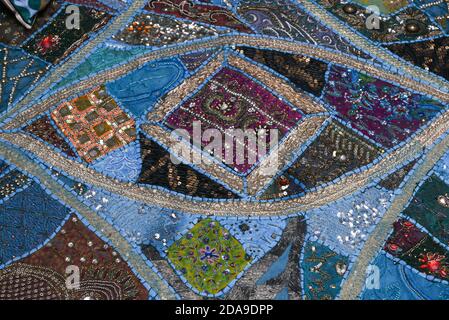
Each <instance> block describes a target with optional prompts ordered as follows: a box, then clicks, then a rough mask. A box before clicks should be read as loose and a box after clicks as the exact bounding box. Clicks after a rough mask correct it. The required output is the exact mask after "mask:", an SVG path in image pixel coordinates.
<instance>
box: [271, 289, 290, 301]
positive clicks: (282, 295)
mask: <svg viewBox="0 0 449 320" xmlns="http://www.w3.org/2000/svg"><path fill="white" fill-rule="evenodd" d="M274 300H289V297H288V288H284V289H282V290H281V291H280V292H279V293H278V294H277V295H276V297H274Z"/></svg>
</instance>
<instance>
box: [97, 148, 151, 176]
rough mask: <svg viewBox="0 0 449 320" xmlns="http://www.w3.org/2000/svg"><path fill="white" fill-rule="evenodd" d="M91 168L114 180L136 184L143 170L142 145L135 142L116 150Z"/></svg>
mask: <svg viewBox="0 0 449 320" xmlns="http://www.w3.org/2000/svg"><path fill="white" fill-rule="evenodd" d="M91 167H92V168H93V169H95V170H97V171H99V172H101V173H103V174H105V175H107V176H110V177H112V178H115V179H119V180H122V181H129V182H135V181H136V180H137V178H138V177H139V175H140V171H141V169H142V158H141V156H140V144H139V142H138V141H135V142H133V143H130V144H129V145H127V146H126V147H124V148H120V149H118V150H115V151H113V152H111V153H109V154H107V155H105V156H104V157H102V158H101V159H99V160H98V161H96V162H95V163H93V164H92V165H91Z"/></svg>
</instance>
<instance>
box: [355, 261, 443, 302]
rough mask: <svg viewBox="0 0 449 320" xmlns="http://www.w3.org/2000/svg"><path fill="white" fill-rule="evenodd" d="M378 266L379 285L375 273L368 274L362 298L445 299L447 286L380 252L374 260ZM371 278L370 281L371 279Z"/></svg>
mask: <svg viewBox="0 0 449 320" xmlns="http://www.w3.org/2000/svg"><path fill="white" fill-rule="evenodd" d="M373 265H374V266H376V267H377V268H379V269H378V270H379V276H380V277H379V285H378V286H376V285H375V284H376V283H375V281H376V279H375V278H372V277H376V273H371V275H370V281H369V283H370V284H372V285H370V287H369V288H365V289H364V291H363V293H362V299H363V300H446V299H448V298H449V286H448V285H445V284H442V283H439V282H432V281H429V280H427V279H425V278H424V277H422V276H421V275H419V274H417V273H415V272H413V271H412V270H411V269H410V268H408V267H406V266H404V265H402V264H397V263H394V261H392V260H391V259H389V258H388V257H387V256H386V255H385V254H383V253H380V254H379V255H378V256H377V258H376V259H375V260H374V263H373ZM371 280H372V281H371Z"/></svg>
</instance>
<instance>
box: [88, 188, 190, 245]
mask: <svg viewBox="0 0 449 320" xmlns="http://www.w3.org/2000/svg"><path fill="white" fill-rule="evenodd" d="M92 191H93V192H92ZM84 197H85V201H84V202H85V203H86V204H87V205H89V206H90V207H91V208H93V209H94V210H95V211H96V212H98V213H99V214H100V215H102V216H104V217H105V218H106V219H107V221H108V222H109V223H111V224H113V225H114V226H115V227H116V228H118V229H119V230H120V231H121V233H122V235H123V236H124V237H125V238H126V239H127V240H128V241H130V242H132V243H134V244H151V245H152V246H154V247H155V248H157V249H158V250H159V252H164V251H165V250H166V249H167V248H168V247H169V246H170V245H171V244H172V243H173V242H174V241H176V239H178V238H179V237H181V236H182V234H183V233H184V232H185V231H187V230H189V229H190V228H192V227H193V225H194V224H195V222H196V221H197V219H196V218H195V217H192V216H190V215H185V214H182V213H177V212H175V211H173V210H169V209H164V208H159V207H155V206H148V205H146V204H144V203H142V202H138V201H132V200H130V199H129V198H126V197H122V196H119V195H117V194H112V193H109V192H105V191H102V190H100V189H94V190H91V191H88V192H86V193H85V194H84ZM164 240H165V241H164Z"/></svg>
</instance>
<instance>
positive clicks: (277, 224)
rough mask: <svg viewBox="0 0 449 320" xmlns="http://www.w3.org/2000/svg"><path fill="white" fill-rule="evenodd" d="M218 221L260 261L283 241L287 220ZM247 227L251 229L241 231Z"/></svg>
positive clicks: (229, 218)
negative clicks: (243, 227)
mask: <svg viewBox="0 0 449 320" xmlns="http://www.w3.org/2000/svg"><path fill="white" fill-rule="evenodd" d="M216 220H217V221H219V222H220V224H221V225H222V226H223V227H225V228H226V229H227V230H229V232H230V233H231V234H232V235H233V236H234V237H235V238H236V239H237V240H238V241H240V243H241V244H242V245H243V248H244V249H245V252H246V253H247V254H249V255H250V256H251V257H252V258H253V260H257V259H260V258H261V257H263V256H264V255H265V254H266V253H267V252H268V251H269V250H270V249H272V248H273V247H274V246H275V245H276V244H277V243H278V242H279V240H280V239H281V235H282V231H283V230H284V228H285V226H286V222H285V219H281V218H276V220H273V219H263V218H262V219H260V218H247V219H245V218H237V217H217V218H216ZM243 225H246V226H247V227H248V228H249V229H248V230H246V231H244V230H245V229H241V226H243Z"/></svg>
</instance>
